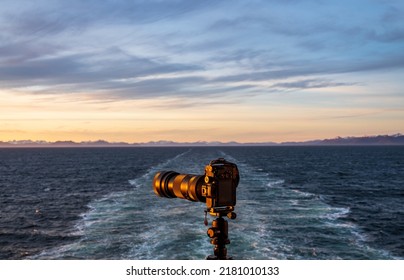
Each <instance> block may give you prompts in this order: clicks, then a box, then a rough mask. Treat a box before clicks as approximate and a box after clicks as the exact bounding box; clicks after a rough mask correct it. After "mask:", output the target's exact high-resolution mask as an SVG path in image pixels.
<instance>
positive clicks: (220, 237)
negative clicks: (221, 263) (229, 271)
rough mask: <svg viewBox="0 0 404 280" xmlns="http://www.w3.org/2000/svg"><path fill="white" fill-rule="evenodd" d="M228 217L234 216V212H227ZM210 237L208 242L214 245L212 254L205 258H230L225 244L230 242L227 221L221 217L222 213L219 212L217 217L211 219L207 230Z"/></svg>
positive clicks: (233, 217) (232, 217)
mask: <svg viewBox="0 0 404 280" xmlns="http://www.w3.org/2000/svg"><path fill="white" fill-rule="evenodd" d="M227 216H228V217H229V218H230V219H235V218H236V213H228V215H227ZM207 234H208V236H209V237H210V243H211V244H212V245H215V247H214V248H213V253H214V255H209V256H207V257H206V259H207V260H232V259H233V258H232V257H229V256H227V248H226V245H227V244H230V240H229V238H228V237H229V226H228V223H227V221H226V220H225V219H224V218H223V215H222V213H219V215H218V218H216V219H215V220H213V221H212V227H210V228H209V229H208V231H207Z"/></svg>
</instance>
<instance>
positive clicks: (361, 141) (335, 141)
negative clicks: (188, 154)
mask: <svg viewBox="0 0 404 280" xmlns="http://www.w3.org/2000/svg"><path fill="white" fill-rule="evenodd" d="M280 145H284V146H286V145H290V146H310V145H311V146H314V145H404V135H402V134H400V133H398V134H394V135H377V136H362V137H336V138H332V139H323V140H310V141H303V142H281V143H276V142H249V143H239V142H235V141H231V142H219V141H213V142H207V141H197V142H174V141H166V140H160V141H150V142H145V143H126V142H108V141H104V140H98V141H83V142H74V141H56V142H48V141H43V140H41V141H33V140H13V141H6V142H2V141H0V147H156V146H157V147H167V146H280Z"/></svg>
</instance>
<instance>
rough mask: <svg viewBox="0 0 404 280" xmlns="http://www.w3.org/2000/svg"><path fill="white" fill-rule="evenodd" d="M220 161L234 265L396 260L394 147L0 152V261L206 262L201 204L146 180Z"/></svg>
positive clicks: (400, 248)
mask: <svg viewBox="0 0 404 280" xmlns="http://www.w3.org/2000/svg"><path fill="white" fill-rule="evenodd" d="M218 157H225V158H226V159H227V160H229V161H232V162H234V163H236V164H237V165H238V167H239V170H240V174H241V181H240V184H239V187H238V189H237V205H236V211H235V212H236V213H237V215H238V216H237V219H236V220H231V221H229V233H230V240H231V244H230V245H228V246H227V247H228V250H229V254H230V255H232V256H233V257H234V258H235V259H403V258H404V147H387V146H385V147H384V146H383V147H217V148H215V147H209V148H187V147H183V148H71V149H69V148H59V149H50V148H49V149H48V148H42V149H41V148H38V149H25V148H24V149H22V148H20V149H0V206H1V209H0V210H1V211H0V259H24V258H28V259H204V258H205V256H206V255H209V254H212V245H211V244H210V243H209V238H208V237H207V235H206V229H207V228H206V227H205V226H204V224H203V219H204V212H203V210H204V204H203V203H196V202H190V201H186V200H182V199H166V198H160V197H157V196H156V195H155V194H154V193H153V190H152V187H151V181H152V178H153V176H154V174H155V173H156V172H157V171H159V170H175V171H178V172H182V173H193V174H203V170H204V166H205V165H206V164H208V163H209V161H210V160H212V159H216V158H218ZM211 220H212V219H211V218H210V221H211Z"/></svg>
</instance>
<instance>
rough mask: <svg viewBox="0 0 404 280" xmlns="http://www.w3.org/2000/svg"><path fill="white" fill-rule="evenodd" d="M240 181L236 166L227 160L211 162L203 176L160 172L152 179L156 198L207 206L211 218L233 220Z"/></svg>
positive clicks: (221, 159) (219, 159)
mask: <svg viewBox="0 0 404 280" xmlns="http://www.w3.org/2000/svg"><path fill="white" fill-rule="evenodd" d="M239 180H240V175H239V171H238V168H237V165H236V164H234V163H231V162H229V161H226V160H225V159H224V158H218V159H216V160H212V161H211V162H210V163H209V164H208V165H206V166H205V174H204V175H193V174H180V173H177V172H175V171H161V172H158V173H156V175H155V176H154V179H153V190H154V192H155V193H156V195H158V196H160V197H167V198H181V199H187V200H190V201H199V202H203V203H206V211H207V212H208V213H209V214H210V215H212V216H219V217H221V216H223V215H227V216H228V217H229V218H231V219H234V218H235V215H236V214H235V213H233V211H234V206H235V205H236V188H237V185H238V183H239Z"/></svg>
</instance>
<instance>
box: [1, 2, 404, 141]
mask: <svg viewBox="0 0 404 280" xmlns="http://www.w3.org/2000/svg"><path fill="white" fill-rule="evenodd" d="M403 18H404V1H401V0H397V1H395V0H390V1H387V0H385V1H384V0H348V1H346V0H339V1H331V0H327V1H326V0H299V1H297V0H296V1H294V0H266V1H264V0H262V1H259V0H249V1H235V0H232V1H230V0H228V1H225V0H222V1H217V0H216V1H210V0H205V1H190V0H164V1H163V0H149V1H144V0H132V1H129V0H127V1H119V0H106V1H95V0H89V1H81V0H69V1H56V0H36V1H31V0H29V1H24V0H11V1H9V0H1V8H0V141H10V140H23V139H31V140H45V141H58V140H73V141H95V140H98V139H103V140H107V141H110V142H119V141H125V142H129V143H132V142H147V141H158V140H172V141H178V142H189V141H223V142H226V141H238V142H266V141H275V142H282V141H304V140H312V139H324V138H334V137H337V136H365V135H378V134H395V133H403V132H404V21H403Z"/></svg>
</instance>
